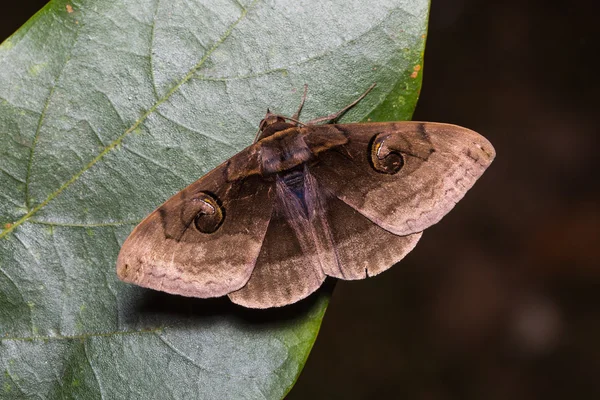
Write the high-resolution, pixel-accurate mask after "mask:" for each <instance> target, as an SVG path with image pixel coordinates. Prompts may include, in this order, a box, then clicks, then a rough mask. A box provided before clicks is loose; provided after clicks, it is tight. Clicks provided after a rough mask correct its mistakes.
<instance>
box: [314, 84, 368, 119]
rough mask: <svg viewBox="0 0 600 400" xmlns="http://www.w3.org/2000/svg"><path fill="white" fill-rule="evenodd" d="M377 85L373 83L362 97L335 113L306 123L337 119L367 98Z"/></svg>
mask: <svg viewBox="0 0 600 400" xmlns="http://www.w3.org/2000/svg"><path fill="white" fill-rule="evenodd" d="M375 85H377V83H374V84H372V85H371V86H370V87H369V88H368V89H367V91H366V92H364V93H363V94H361V95H360V97H359V98H358V99H356V100H354V101H353V102H352V103H350V104H348V105H347V106H346V107H344V108H342V109H341V110H340V111H338V112H336V113H333V114H329V115H326V116H324V117H319V118H315V119H313V120H310V121H308V122H307V123H306V125H314V124H318V123H319V122H325V121H335V120H336V119H338V118H339V117H341V116H342V115H343V114H344V113H345V112H346V111H348V110H349V109H351V108H352V107H354V106H355V105H357V104H358V102H359V101H361V100H362V99H364V98H365V96H366V95H368V94H369V92H370V91H371V90H373V88H374V87H375Z"/></svg>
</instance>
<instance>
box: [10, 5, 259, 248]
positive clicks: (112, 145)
mask: <svg viewBox="0 0 600 400" xmlns="http://www.w3.org/2000/svg"><path fill="white" fill-rule="evenodd" d="M257 2H258V0H254V2H253V3H252V5H255V4H256V3H257ZM247 14H248V10H244V11H242V13H241V15H240V17H239V18H238V19H237V20H236V21H234V22H233V23H232V24H231V25H230V26H229V27H228V28H227V30H226V31H225V33H224V34H223V35H222V36H221V38H219V40H217V41H216V42H215V44H214V45H213V46H212V47H211V48H210V49H209V50H208V51H207V52H206V53H205V54H204V55H203V56H202V58H201V59H200V61H199V62H198V63H197V64H196V65H195V66H194V67H193V68H192V69H191V70H190V71H189V72H188V73H187V74H186V76H185V77H184V78H183V79H182V80H181V81H180V82H179V83H177V84H176V85H175V86H174V87H173V88H171V90H169V92H168V93H167V94H166V95H165V96H163V97H162V98H161V99H160V100H158V101H157V102H156V103H155V104H154V105H153V106H152V107H150V109H148V111H146V112H145V113H144V114H143V115H142V116H141V117H140V118H139V119H138V120H137V121H136V122H135V123H134V124H133V125H132V126H131V127H130V128H129V129H127V130H126V131H125V132H124V133H122V134H121V135H120V136H119V137H118V138H116V139H115V140H114V141H112V142H111V143H110V144H109V145H108V146H106V147H105V148H104V149H103V150H102V151H101V152H100V153H99V154H98V155H97V156H96V157H94V158H93V159H92V160H91V161H90V162H89V163H88V164H87V165H86V166H85V167H83V169H81V170H79V171H78V172H76V173H75V174H74V175H73V176H72V177H71V178H70V179H69V180H67V181H66V182H65V183H63V184H62V185H61V186H60V187H59V188H58V189H56V190H55V191H54V192H52V193H51V194H50V195H48V197H47V198H46V199H45V200H44V201H42V202H41V203H40V204H38V205H37V206H35V207H34V208H32V209H31V210H29V212H27V214H25V215H24V216H22V217H21V218H20V219H18V220H17V221H15V222H14V223H13V224H12V225H11V227H10V228H8V229H5V230H4V231H2V232H1V233H0V239H2V238H3V237H5V236H6V235H8V234H9V233H11V232H13V231H14V230H15V229H16V228H17V227H18V226H20V225H21V224H23V223H25V222H26V221H28V220H29V219H30V218H31V216H32V215H35V214H36V213H37V212H38V211H40V210H41V209H42V208H44V207H45V206H46V205H47V204H48V203H50V202H51V201H52V200H54V199H55V198H56V197H57V196H58V195H59V194H61V193H62V192H63V191H64V190H65V189H66V188H68V187H69V186H71V185H72V184H73V183H74V182H76V181H77V180H78V179H79V178H80V177H81V176H82V175H83V174H84V173H85V172H86V171H87V170H89V169H90V168H91V167H92V166H94V165H95V164H96V163H97V162H98V161H100V160H102V159H103V158H104V156H105V155H106V154H108V153H109V152H111V151H112V150H113V149H114V148H116V147H117V146H118V145H119V144H121V142H122V141H123V140H124V139H125V138H126V137H127V136H128V135H129V134H130V133H131V132H133V131H134V130H135V129H137V128H138V127H139V126H140V125H141V124H142V122H144V121H145V120H146V119H147V118H148V117H149V116H150V115H151V114H152V113H154V112H155V111H156V110H157V109H158V107H159V106H160V105H161V104H162V103H164V102H165V101H167V100H168V99H169V98H170V97H171V96H172V95H173V94H174V93H175V92H176V91H177V90H179V88H180V87H181V86H182V85H183V84H185V83H186V82H188V81H189V80H190V79H191V78H192V77H193V76H194V74H195V73H196V71H197V70H198V69H200V68H201V67H202V66H203V65H204V63H205V62H206V60H208V58H209V57H210V56H211V55H212V53H213V52H214V51H215V50H216V49H217V48H219V46H220V45H221V44H222V43H223V42H224V41H225V40H226V39H227V38H228V37H229V36H230V35H231V33H232V32H233V30H234V28H235V27H236V26H237V25H238V24H239V23H240V22H241V21H242V20H243V19H244V18H245V17H246V15H247Z"/></svg>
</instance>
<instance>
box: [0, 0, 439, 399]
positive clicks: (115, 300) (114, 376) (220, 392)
mask: <svg viewBox="0 0 600 400" xmlns="http://www.w3.org/2000/svg"><path fill="white" fill-rule="evenodd" d="M428 6H429V4H428V1H426V0H405V1H400V0H387V1H385V0H374V1H370V2H364V1H362V0H352V1H340V2H320V1H312V0H307V1H300V2H290V1H285V0H279V1H251V0H242V1H236V0H233V1H232V0H227V1H225V0H211V1H208V0H205V1H195V0H187V1H184V0H172V1H168V2H167V1H159V0H135V1H133V0H131V1H130V0H94V1H92V0H81V1H77V2H68V1H64V0H53V1H51V2H50V3H49V4H48V5H47V6H46V7H45V8H44V9H42V10H41V11H40V12H39V13H38V14H36V15H35V16H34V17H33V18H31V19H30V20H29V21H28V22H27V23H26V24H25V25H24V26H23V27H22V28H21V29H19V30H18V31H17V32H16V33H15V34H14V35H13V36H11V37H10V38H9V39H8V40H6V41H5V42H4V43H3V44H2V45H1V46H0V228H1V230H0V368H2V371H0V398H10V399H21V398H23V399H25V398H51V399H54V398H86V399H96V398H97V399H117V398H119V399H125V398H131V399H134V398H135V399H191V398H202V399H262V398H266V399H278V398H282V397H283V396H284V395H285V394H286V393H287V391H289V389H290V388H291V386H292V385H293V383H294V382H295V380H296V378H297V376H298V374H299V373H300V371H301V369H302V366H303V365H304V362H305V361H306V358H307V357H308V354H309V352H310V349H311V347H312V344H313V343H314V340H315V338H316V335H317V332H318V329H319V326H320V323H321V319H322V318H323V315H324V312H325V308H326V306H327V300H328V298H329V295H330V293H331V287H325V288H324V289H323V290H321V291H320V292H319V293H318V294H316V295H314V296H312V297H311V298H309V299H307V300H306V301H303V302H300V303H299V304H297V305H293V306H290V307H285V308H284V309H280V310H268V311H253V310H245V309H242V308H240V307H237V306H234V305H232V304H230V303H229V302H228V300H226V299H217V300H199V299H186V298H181V297H177V296H169V295H166V294H163V293H158V292H154V291H151V290H146V289H142V288H139V287H135V286H132V285H127V284H124V283H122V282H120V281H119V280H118V279H117V277H116V273H115V260H116V257H117V254H118V251H119V247H120V244H121V243H122V242H123V241H124V239H125V238H126V236H127V235H128V234H129V232H130V231H131V230H132V229H133V227H134V226H135V225H136V224H137V222H139V221H140V220H141V219H142V218H143V217H144V216H145V215H146V214H148V213H149V212H150V211H152V210H153V209H155V208H156V207H157V206H159V205H160V204H161V203H162V202H163V201H165V200H166V199H167V198H169V197H170V196H171V195H173V194H174V193H176V192H177V191H178V190H180V189H182V188H184V187H185V186H187V185H188V184H189V183H191V182H193V181H194V180H196V179H198V178H199V177H200V176H202V175H203V174H205V173H206V172H208V171H209V170H210V169H212V168H213V167H215V166H216V165H218V164H219V163H220V162H222V161H224V160H225V159H227V158H228V157H230V156H232V155H233V154H235V153H236V152H237V151H239V150H241V149H242V148H244V147H245V146H247V145H249V144H250V143H251V142H252V140H253V138H254V134H255V133H256V130H257V126H258V122H259V121H260V120H261V118H262V117H263V116H264V113H265V111H266V109H267V108H270V109H271V110H273V111H274V112H277V113H281V114H285V115H291V114H293V112H294V111H295V109H296V108H297V105H298V103H299V100H300V96H301V92H302V87H303V84H304V83H307V84H308V85H309V96H308V100H307V103H306V106H305V108H304V111H303V115H302V119H303V120H309V119H311V118H315V117H317V116H322V115H327V114H330V113H332V112H334V111H336V110H338V109H341V108H342V107H343V106H345V105H346V104H348V103H350V102H351V101H352V100H353V99H355V98H356V97H357V96H358V95H359V94H361V93H362V92H363V91H364V90H366V88H367V87H369V86H370V85H371V84H372V83H373V82H377V84H378V85H377V87H376V89H375V90H374V91H373V92H372V93H371V94H370V95H369V96H367V98H365V99H364V100H363V101H362V102H361V103H360V104H359V105H358V106H356V107H355V108H354V109H352V110H351V111H350V112H348V113H347V114H346V115H345V116H344V118H343V119H342V121H358V120H366V119H367V118H368V117H370V118H371V119H372V120H377V119H387V120H402V119H409V118H410V115H411V114H412V111H413V109H414V106H415V103H416V100H417V96H418V91H419V88H420V83H421V70H420V68H421V66H422V64H423V63H422V56H423V50H424V43H425V31H426V24H427V13H428Z"/></svg>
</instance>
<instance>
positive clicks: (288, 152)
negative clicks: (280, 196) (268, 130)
mask: <svg viewBox="0 0 600 400" xmlns="http://www.w3.org/2000/svg"><path fill="white" fill-rule="evenodd" d="M260 144H261V147H260V159H261V173H262V175H263V176H265V175H271V174H276V173H280V172H284V171H289V170H291V169H293V168H295V167H297V166H299V165H301V164H304V163H305V162H307V161H308V160H310V159H311V158H312V157H313V153H312V152H311V151H310V149H309V148H308V146H307V145H306V143H305V142H304V138H303V136H302V135H301V134H300V132H299V131H298V129H297V128H291V129H286V130H284V131H281V132H277V133H276V134H274V135H272V136H269V137H267V138H265V139H263V140H261V142H260Z"/></svg>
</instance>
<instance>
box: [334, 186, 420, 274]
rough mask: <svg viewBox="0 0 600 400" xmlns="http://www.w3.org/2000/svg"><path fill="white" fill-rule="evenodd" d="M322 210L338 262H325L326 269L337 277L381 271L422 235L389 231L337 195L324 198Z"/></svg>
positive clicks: (392, 263)
mask: <svg viewBox="0 0 600 400" xmlns="http://www.w3.org/2000/svg"><path fill="white" fill-rule="evenodd" d="M325 212H326V217H327V221H328V222H329V230H330V232H331V238H332V242H333V244H334V248H335V253H336V257H337V265H336V264H334V263H330V264H327V265H326V266H325V273H326V274H327V275H328V276H332V277H335V278H339V279H345V280H355V279H365V278H367V277H369V276H375V275H377V274H380V273H381V272H383V271H385V270H387V269H389V268H391V267H392V266H393V265H394V264H396V263H397V262H399V261H400V260H402V259H403V258H404V257H405V256H406V255H407V254H408V253H409V252H410V251H411V250H412V249H413V248H414V247H415V246H416V245H417V242H418V241H419V239H420V238H421V235H422V232H418V233H413V234H411V235H407V236H398V235H395V234H393V233H391V232H388V231H386V230H385V229H383V228H381V227H380V226H379V225H377V224H376V223H374V222H372V221H371V220H369V219H368V218H366V217H365V216H364V215H362V214H360V213H359V212H358V211H356V210H355V209H353V208H352V207H350V206H348V205H347V204H346V203H344V202H343V201H341V200H340V199H338V198H336V197H331V198H329V199H328V200H327V204H326V210H325Z"/></svg>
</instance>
